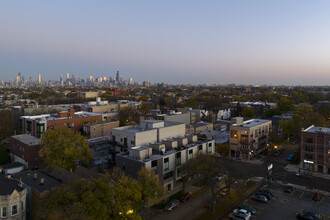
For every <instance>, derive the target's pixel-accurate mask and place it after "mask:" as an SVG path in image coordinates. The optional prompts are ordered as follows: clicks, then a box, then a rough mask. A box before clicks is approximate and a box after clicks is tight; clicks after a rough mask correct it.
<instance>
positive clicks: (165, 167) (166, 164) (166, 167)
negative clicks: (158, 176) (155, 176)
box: [164, 158, 170, 171]
mask: <svg viewBox="0 0 330 220" xmlns="http://www.w3.org/2000/svg"><path fill="white" fill-rule="evenodd" d="M169 169H170V163H169V159H168V158H164V170H165V171H167V170H169Z"/></svg>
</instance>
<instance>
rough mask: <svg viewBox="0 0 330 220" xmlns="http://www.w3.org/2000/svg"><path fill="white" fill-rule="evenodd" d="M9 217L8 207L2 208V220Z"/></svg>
mask: <svg viewBox="0 0 330 220" xmlns="http://www.w3.org/2000/svg"><path fill="white" fill-rule="evenodd" d="M6 217H7V207H2V208H1V218H6Z"/></svg>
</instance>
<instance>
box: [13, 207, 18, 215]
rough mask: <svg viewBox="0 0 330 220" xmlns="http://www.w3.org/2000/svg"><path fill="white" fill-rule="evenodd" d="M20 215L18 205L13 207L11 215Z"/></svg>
mask: <svg viewBox="0 0 330 220" xmlns="http://www.w3.org/2000/svg"><path fill="white" fill-rule="evenodd" d="M17 214H18V205H13V206H11V215H12V216H13V215H17Z"/></svg>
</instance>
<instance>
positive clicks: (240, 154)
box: [229, 117, 272, 159]
mask: <svg viewBox="0 0 330 220" xmlns="http://www.w3.org/2000/svg"><path fill="white" fill-rule="evenodd" d="M232 120H233V124H232V125H231V126H230V133H229V135H230V137H229V143H230V156H231V157H233V158H242V159H251V157H253V156H254V155H256V154H257V153H259V152H260V151H261V150H262V149H263V148H264V147H266V146H267V143H268V138H269V133H270V130H271V127H272V122H271V121H270V120H263V119H251V120H248V121H243V118H241V117H237V118H234V119H232Z"/></svg>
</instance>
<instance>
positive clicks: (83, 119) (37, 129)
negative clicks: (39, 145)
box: [21, 109, 103, 138]
mask: <svg viewBox="0 0 330 220" xmlns="http://www.w3.org/2000/svg"><path fill="white" fill-rule="evenodd" d="M21 120H22V126H23V128H22V133H23V134H31V135H32V136H35V137H37V138H41V136H42V133H43V132H45V131H46V130H47V129H53V128H54V127H58V126H63V125H65V126H67V127H69V128H71V129H72V130H74V131H76V132H80V131H82V128H83V125H84V124H87V123H96V122H100V121H102V120H103V115H102V114H99V113H92V112H83V111H81V112H75V111H74V109H68V111H61V112H59V113H57V114H45V115H36V116H22V117H21Z"/></svg>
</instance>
